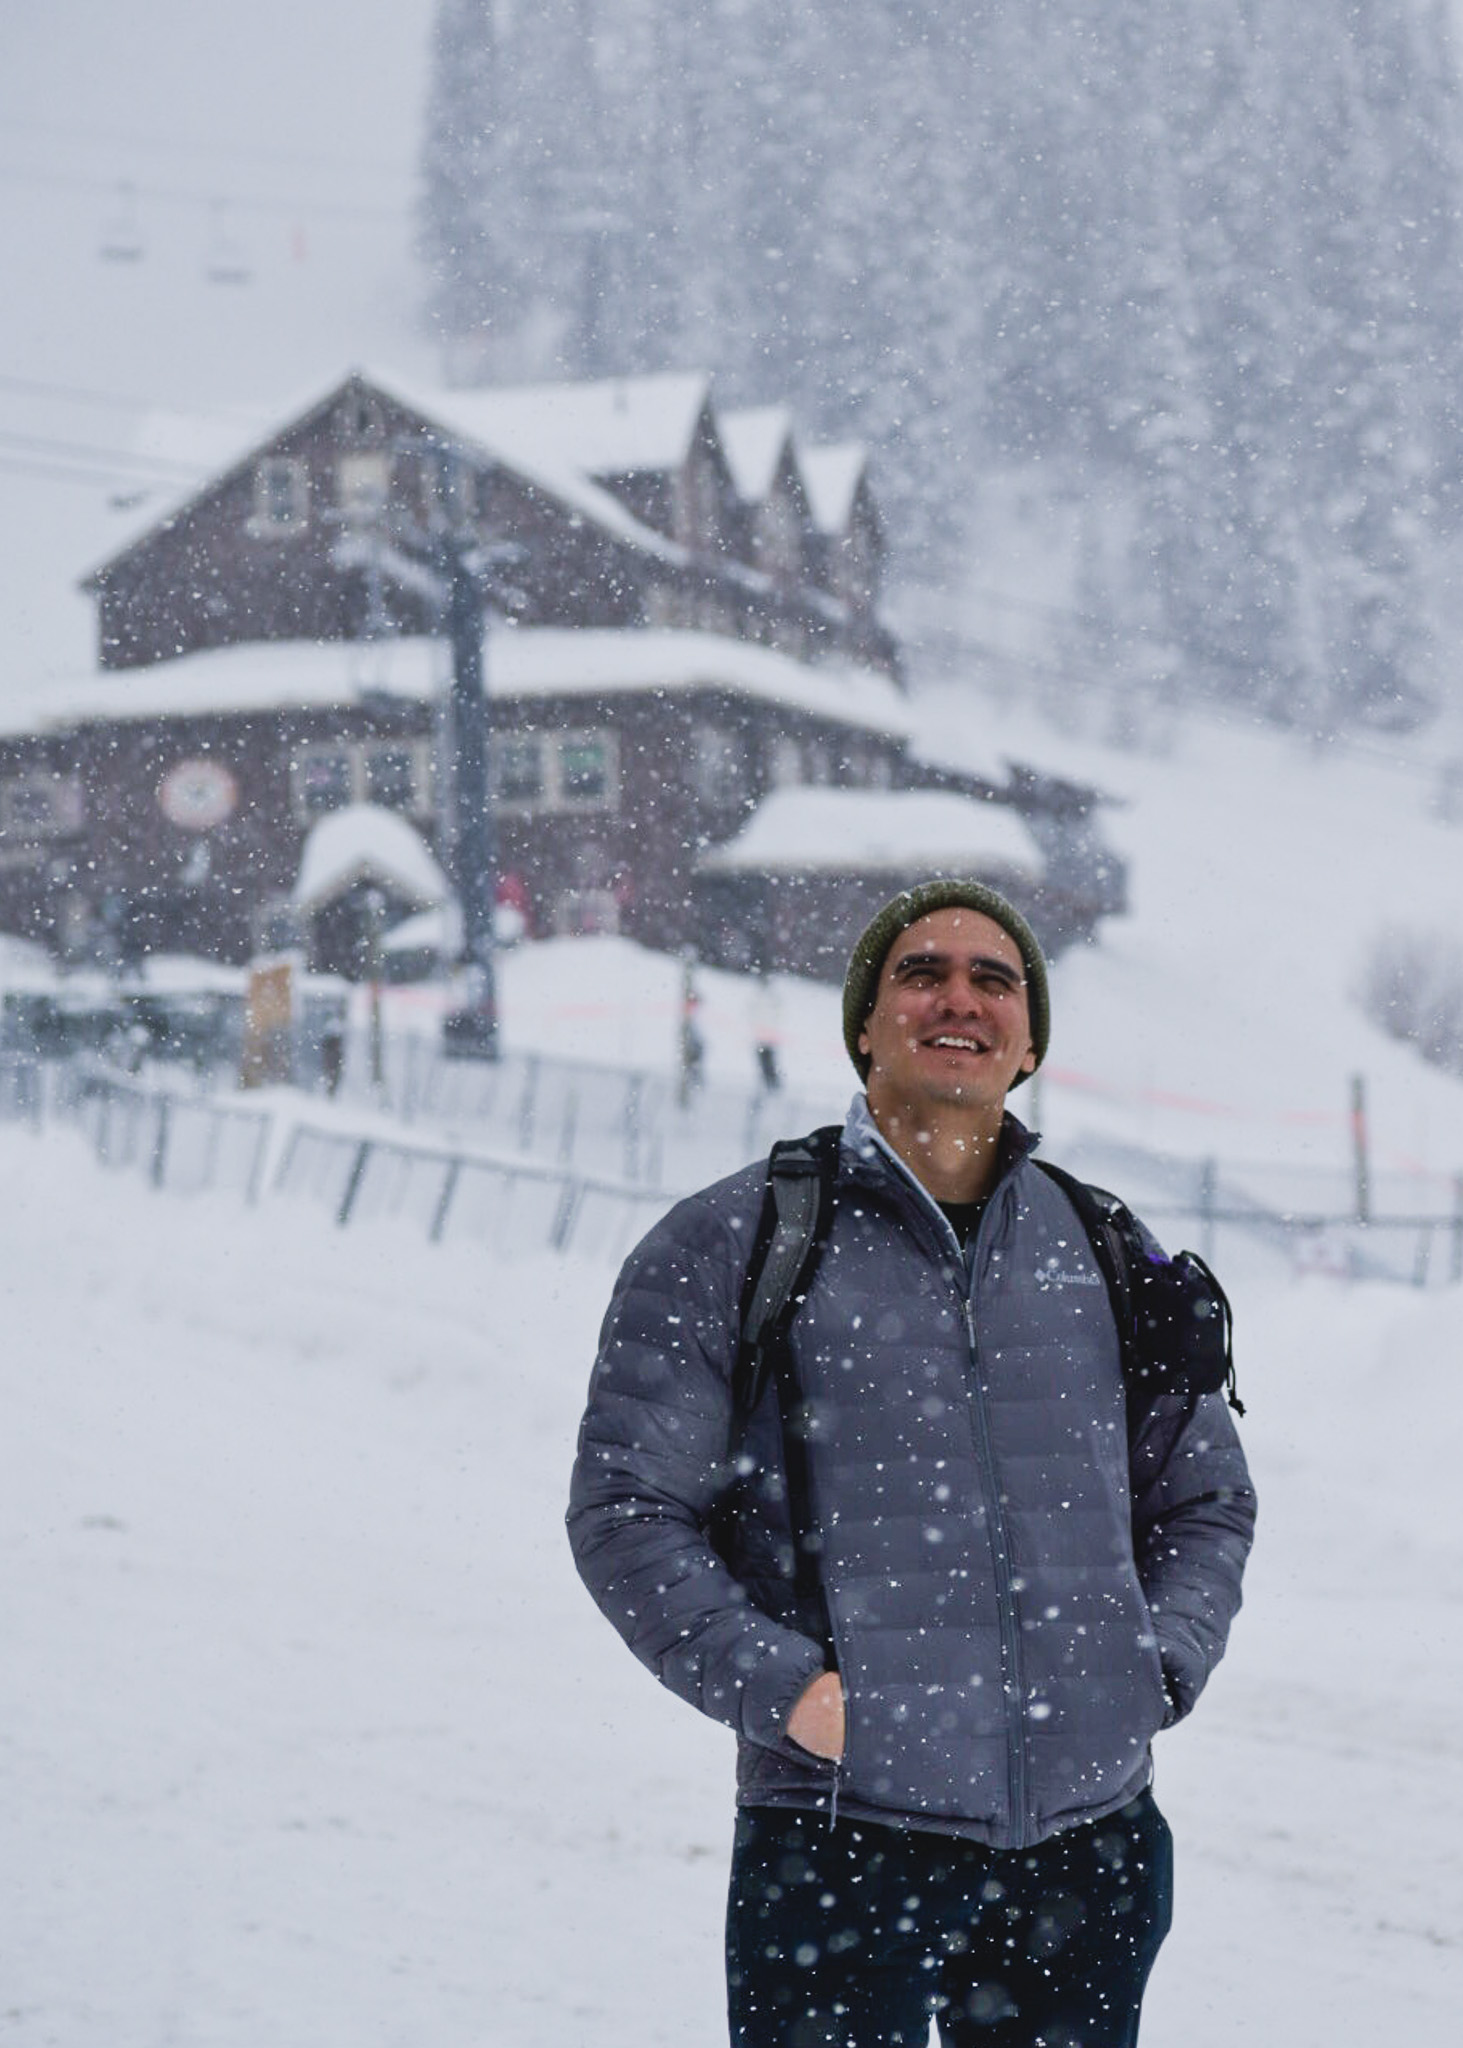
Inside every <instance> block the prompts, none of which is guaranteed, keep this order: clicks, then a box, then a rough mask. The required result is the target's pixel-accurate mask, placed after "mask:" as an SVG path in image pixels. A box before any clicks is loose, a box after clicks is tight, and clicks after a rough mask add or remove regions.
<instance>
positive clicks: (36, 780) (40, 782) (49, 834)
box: [0, 775, 84, 839]
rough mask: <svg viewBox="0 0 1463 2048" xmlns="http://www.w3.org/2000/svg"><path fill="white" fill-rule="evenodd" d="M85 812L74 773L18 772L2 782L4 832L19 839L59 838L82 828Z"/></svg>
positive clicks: (0, 820) (0, 826) (0, 798)
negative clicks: (32, 773)
mask: <svg viewBox="0 0 1463 2048" xmlns="http://www.w3.org/2000/svg"><path fill="white" fill-rule="evenodd" d="M83 815H84V806H83V802H82V795H81V784H80V782H79V781H78V780H77V778H76V777H75V776H74V775H18V776H16V777H15V778H14V780H13V781H9V782H3V783H0V831H4V832H5V833H7V834H9V835H11V836H13V837H14V838H16V839H59V838H61V837H63V836H64V835H65V834H66V833H68V832H78V831H80V829H81V824H82V818H83Z"/></svg>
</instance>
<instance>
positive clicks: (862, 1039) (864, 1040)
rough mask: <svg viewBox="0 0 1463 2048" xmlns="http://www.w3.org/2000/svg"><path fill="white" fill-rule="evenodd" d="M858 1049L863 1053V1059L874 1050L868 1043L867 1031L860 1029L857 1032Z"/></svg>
mask: <svg viewBox="0 0 1463 2048" xmlns="http://www.w3.org/2000/svg"><path fill="white" fill-rule="evenodd" d="M858 1049H859V1051H860V1052H861V1053H862V1054H863V1056H864V1058H865V1059H867V1058H868V1057H869V1055H870V1053H872V1051H873V1050H874V1048H873V1047H872V1046H871V1045H870V1044H869V1034H868V1032H867V1031H861V1032H860V1033H859V1035H858Z"/></svg>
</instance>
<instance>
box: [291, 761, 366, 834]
mask: <svg viewBox="0 0 1463 2048" xmlns="http://www.w3.org/2000/svg"><path fill="white" fill-rule="evenodd" d="M354 796H355V787H354V777H353V776H352V773H351V757H350V752H349V750H348V749H347V748H345V747H341V748H339V749H331V750H329V751H327V750H326V749H325V748H323V747H317V748H313V749H312V750H311V751H310V752H309V753H308V754H302V755H301V756H300V759H299V760H298V761H297V762H296V763H295V809H296V811H298V813H299V814H300V816H301V817H302V818H318V817H321V816H322V815H323V814H324V813H325V812H326V811H339V810H343V809H344V807H345V806H346V805H347V804H348V803H350V802H351V801H352V800H353V798H354Z"/></svg>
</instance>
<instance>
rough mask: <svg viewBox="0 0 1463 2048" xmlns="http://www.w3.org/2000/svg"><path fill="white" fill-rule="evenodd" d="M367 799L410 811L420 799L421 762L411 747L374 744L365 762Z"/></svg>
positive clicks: (399, 809) (392, 809)
mask: <svg viewBox="0 0 1463 2048" xmlns="http://www.w3.org/2000/svg"><path fill="white" fill-rule="evenodd" d="M364 767H365V774H366V789H365V795H366V802H367V803H368V804H381V805H383V806H384V807H385V809H387V810H388V811H410V810H414V809H415V808H416V802H417V762H416V755H415V753H414V751H413V749H412V748H410V747H371V748H370V749H368V751H367V753H366V757H365V762H364Z"/></svg>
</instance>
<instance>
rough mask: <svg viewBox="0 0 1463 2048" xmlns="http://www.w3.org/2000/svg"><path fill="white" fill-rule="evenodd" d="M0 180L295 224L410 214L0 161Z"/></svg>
mask: <svg viewBox="0 0 1463 2048" xmlns="http://www.w3.org/2000/svg"><path fill="white" fill-rule="evenodd" d="M0 181H3V182H5V183H7V184H11V185H20V186H22V187H27V188H31V189H37V190H39V189H42V188H44V189H47V190H50V191H57V192H87V193H98V194H102V195H104V196H105V197H107V198H108V199H110V200H112V201H113V202H115V201H116V200H117V199H118V198H119V197H121V196H123V195H124V194H125V196H126V198H127V199H128V200H129V201H136V202H138V203H141V202H143V201H147V202H150V203H155V204H162V205H165V206H189V207H193V206H197V207H202V208H205V209H207V208H211V207H218V206H222V205H226V206H227V207H228V210H229V212H230V213H231V214H233V213H255V214H272V215H278V216H283V217H284V218H285V219H289V220H298V219H301V218H302V217H307V216H309V215H312V214H314V215H328V216H331V217H333V218H337V219H342V220H366V221H382V220H391V221H400V220H405V219H407V218H408V217H409V216H410V214H411V210H412V209H411V203H410V201H408V200H401V201H398V202H397V203H396V204H394V205H389V204H387V203H385V202H382V201H372V200H367V199H320V198H313V197H304V196H301V195H299V194H296V195H294V196H293V197H290V196H286V197H285V198H282V199H281V198H277V197H275V196H272V195H267V194H264V193H253V194H250V193H240V192H238V191H235V190H233V189H229V190H227V191H220V189H219V187H218V186H217V185H211V186H198V185H162V184H156V185H155V184H151V183H147V184H144V183H141V182H139V181H138V180H137V179H135V178H107V177H100V176H97V175H95V174H89V173H85V172H75V171H42V170H36V169H34V168H31V167H29V166H27V165H25V164H15V163H0Z"/></svg>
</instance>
